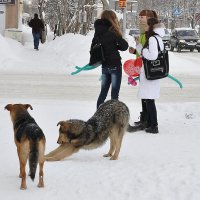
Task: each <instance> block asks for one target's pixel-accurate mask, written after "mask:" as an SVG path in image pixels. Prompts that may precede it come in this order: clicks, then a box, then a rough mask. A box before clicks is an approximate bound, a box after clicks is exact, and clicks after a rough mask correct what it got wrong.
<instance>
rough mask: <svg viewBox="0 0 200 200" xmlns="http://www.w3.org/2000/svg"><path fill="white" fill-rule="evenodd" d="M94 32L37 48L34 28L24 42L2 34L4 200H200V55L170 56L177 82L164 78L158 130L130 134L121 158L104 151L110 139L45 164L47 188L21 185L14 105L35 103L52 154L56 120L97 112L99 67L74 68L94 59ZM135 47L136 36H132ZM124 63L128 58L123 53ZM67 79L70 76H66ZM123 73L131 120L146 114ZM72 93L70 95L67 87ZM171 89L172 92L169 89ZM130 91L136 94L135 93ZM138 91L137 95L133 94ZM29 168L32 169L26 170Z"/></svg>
mask: <svg viewBox="0 0 200 200" xmlns="http://www.w3.org/2000/svg"><path fill="white" fill-rule="evenodd" d="M92 35H93V33H92V32H91V33H90V34H89V36H81V35H73V34H68V35H65V36H63V37H60V38H58V37H57V38H56V39H55V40H52V38H53V33H49V35H48V42H47V43H46V44H44V45H41V46H40V51H39V52H37V51H34V49H33V44H32V36H31V30H30V29H29V28H27V27H24V46H22V45H20V44H19V43H17V42H16V41H13V40H11V39H7V38H3V37H2V36H1V35H0V44H1V48H0V55H1V56H0V90H1V91H0V105H1V109H0V116H1V122H0V138H1V139H0V151H1V154H0V159H1V164H0V199H4V200H12V199H15V200H20V199H22V198H23V199H29V200H32V199H34V200H35V199H38V200H40V199H41V200H45V199H48V200H63V199H72V200H80V199H82V200H93V199H96V200H102V199H105V200H110V199H111V200H133V199H134V200H199V199H200V190H199V188H200V158H199V155H198V152H200V134H199V130H200V123H199V122H200V98H199V97H200V96H199V92H198V91H199V89H200V86H199V84H200V81H199V80H200V67H199V66H200V56H199V55H200V54H199V53H197V52H194V53H190V52H182V53H176V52H174V53H170V63H171V65H170V66H171V68H170V74H171V75H174V76H175V77H178V78H179V79H180V80H181V81H182V83H183V85H184V88H183V89H182V90H180V89H179V88H178V86H177V85H176V84H175V83H173V82H172V81H170V80H168V79H165V80H163V81H162V91H163V93H162V96H161V99H160V100H159V101H158V102H157V110H158V120H159V131H160V133H159V134H157V135H152V134H146V133H144V132H143V131H140V132H137V133H132V134H130V133H127V134H126V135H125V137H124V140H123V144H122V149H121V152H120V155H119V160H117V161H110V160H108V159H107V158H103V157H102V155H103V154H104V153H105V152H107V151H108V148H109V142H108V143H106V144H105V145H104V146H103V147H101V148H99V149H96V150H93V151H84V150H82V151H80V152H79V153H77V154H74V155H72V156H71V157H69V158H67V159H65V160H63V161H60V162H46V163H45V168H44V169H45V171H44V173H45V174H44V175H45V188H44V189H39V188H37V187H36V184H37V181H38V173H37V175H36V179H35V182H34V183H33V182H32V181H31V180H30V179H29V178H28V179H27V186H28V189H27V190H26V191H21V190H19V187H20V179H19V178H18V174H19V164H18V158H17V152H16V147H15V144H14V138H13V130H12V124H11V120H10V116H9V113H8V112H7V111H5V110H4V107H5V105H7V104H8V103H19V102H21V103H30V104H31V105H32V106H33V111H29V112H30V114H31V115H32V116H33V117H34V118H35V119H36V121H37V123H38V124H39V125H40V127H41V128H42V129H43V131H44V133H45V135H46V139H47V144H46V152H49V151H51V150H52V149H54V148H55V147H57V144H56V141H57V137H58V127H57V126H56V124H57V122H58V121H60V120H65V119H70V118H71V119H72V118H76V119H83V120H87V119H88V118H90V117H91V116H92V114H93V113H94V112H95V109H96V99H97V95H98V93H99V89H100V82H99V81H98V78H99V76H100V68H99V69H98V68H97V69H95V70H92V71H88V72H82V73H80V74H78V75H76V76H74V77H73V76H71V75H70V73H71V72H72V71H73V70H74V68H73V66H75V65H78V66H83V65H84V64H86V63H87V62H88V59H89V53H88V51H89V47H90V43H91V39H92ZM128 39H129V43H130V45H132V44H131V38H130V37H129V38H128ZM121 55H122V57H123V61H125V60H127V59H130V58H131V55H130V54H129V53H128V52H123V53H122V54H121ZM65 77H66V79H65ZM126 79H127V76H126V75H125V74H124V75H123V82H122V88H121V93H120V97H121V99H122V100H123V101H124V102H125V103H126V104H127V105H128V107H129V109H130V112H131V123H132V122H133V121H135V120H137V117H138V115H139V112H140V111H141V105H140V101H139V100H138V99H137V98H136V92H137V87H131V86H128V85H127V81H126ZM65 91H66V92H65ZM171 91H173V92H171ZM131 92H132V93H131ZM131 95H132V96H131ZM27 171H28V169H27Z"/></svg>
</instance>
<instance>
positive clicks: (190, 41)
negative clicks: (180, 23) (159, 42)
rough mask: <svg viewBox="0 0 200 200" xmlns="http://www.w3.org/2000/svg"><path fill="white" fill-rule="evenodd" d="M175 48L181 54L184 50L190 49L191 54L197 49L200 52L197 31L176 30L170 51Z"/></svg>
mask: <svg viewBox="0 0 200 200" xmlns="http://www.w3.org/2000/svg"><path fill="white" fill-rule="evenodd" d="M174 48H176V49H177V51H178V52H180V51H181V50H182V49H189V50H190V51H191V52H192V51H194V49H197V50H198V52H200V38H199V37H198V35H197V32H196V30H194V29H191V28H176V29H174V30H173V31H172V33H171V36H170V50H171V51H173V50H174Z"/></svg>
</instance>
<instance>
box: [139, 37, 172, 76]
mask: <svg viewBox="0 0 200 200" xmlns="http://www.w3.org/2000/svg"><path fill="white" fill-rule="evenodd" d="M154 38H155V39H156V41H157V46H158V58H157V59H156V60H147V59H146V58H144V57H142V60H143V64H144V71H145V76H146V79H147V80H156V79H161V78H165V77H167V76H168V74H169V56H168V51H167V50H166V49H165V48H164V50H163V51H161V50H160V45H159V42H158V39H157V38H156V37H154Z"/></svg>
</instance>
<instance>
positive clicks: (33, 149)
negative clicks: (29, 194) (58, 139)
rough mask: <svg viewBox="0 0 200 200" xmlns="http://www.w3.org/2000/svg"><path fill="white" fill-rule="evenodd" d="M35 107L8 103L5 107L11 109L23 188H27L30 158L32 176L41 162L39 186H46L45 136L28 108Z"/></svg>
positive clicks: (32, 176) (32, 177)
mask: <svg viewBox="0 0 200 200" xmlns="http://www.w3.org/2000/svg"><path fill="white" fill-rule="evenodd" d="M28 108H30V109H31V110H32V109H33V108H32V106H31V105H29V104H8V105H7V106H6V107H5V109H7V110H8V111H10V116H11V120H12V122H13V129H14V138H15V144H16V146H17V153H18V157H19V163H20V174H19V177H20V178H21V179H22V180H21V189H26V169H25V168H26V163H27V160H28V159H29V169H30V172H29V173H30V174H29V175H30V177H31V179H32V180H34V178H35V173H36V169H37V164H38V162H39V183H38V187H44V182H43V165H44V151H45V143H46V141H45V136H44V133H43V132H42V130H41V128H40V127H39V126H38V125H37V123H36V122H35V120H34V119H33V118H32V117H31V116H30V114H29V113H28V111H27V109H28Z"/></svg>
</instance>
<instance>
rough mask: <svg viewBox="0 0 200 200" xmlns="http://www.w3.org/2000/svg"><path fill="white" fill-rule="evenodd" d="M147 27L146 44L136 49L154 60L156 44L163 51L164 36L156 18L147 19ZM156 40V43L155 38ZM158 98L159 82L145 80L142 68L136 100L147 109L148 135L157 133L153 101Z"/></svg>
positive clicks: (145, 56) (155, 111)
mask: <svg viewBox="0 0 200 200" xmlns="http://www.w3.org/2000/svg"><path fill="white" fill-rule="evenodd" d="M147 24H148V26H149V27H147V29H148V30H146V33H145V34H146V39H147V42H146V44H145V45H144V47H142V45H141V44H138V45H137V47H136V49H137V51H138V52H141V55H142V56H143V57H144V58H146V59H148V60H156V59H157V57H158V43H159V45H160V50H161V51H162V50H163V49H164V44H163V42H162V38H161V37H163V36H164V34H165V32H164V25H163V24H161V23H159V22H158V20H157V19H156V18H149V19H148V21H147ZM155 37H156V38H157V39H158V42H157V40H156V38H155ZM159 97H160V81H159V80H147V79H146V76H145V72H144V66H142V68H141V72H140V84H139V91H138V98H140V99H145V102H146V108H147V116H148V120H147V125H146V129H145V131H146V132H148V133H158V122H157V110H156V106H155V99H158V98H159Z"/></svg>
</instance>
